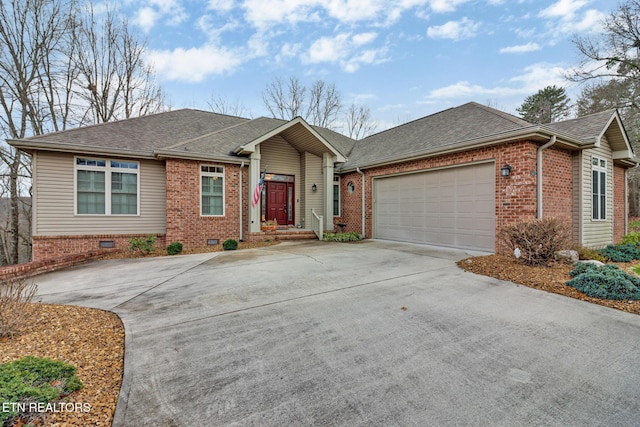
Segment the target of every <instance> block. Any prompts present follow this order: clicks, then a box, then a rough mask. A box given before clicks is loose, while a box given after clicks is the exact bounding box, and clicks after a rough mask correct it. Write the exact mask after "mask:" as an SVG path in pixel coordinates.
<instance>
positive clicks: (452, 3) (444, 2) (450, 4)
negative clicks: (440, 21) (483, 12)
mask: <svg viewBox="0 0 640 427" xmlns="http://www.w3.org/2000/svg"><path fill="white" fill-rule="evenodd" d="M468 1H469V0H429V6H430V7H431V10H433V11H434V12H436V13H445V12H453V11H455V10H456V8H457V7H458V6H460V5H461V4H464V3H466V2H468Z"/></svg>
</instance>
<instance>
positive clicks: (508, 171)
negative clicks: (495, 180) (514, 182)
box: [500, 164, 513, 176]
mask: <svg viewBox="0 0 640 427" xmlns="http://www.w3.org/2000/svg"><path fill="white" fill-rule="evenodd" d="M512 169H513V168H512V167H511V166H509V165H508V164H505V165H504V166H503V167H502V169H500V175H502V176H509V175H511V170H512Z"/></svg>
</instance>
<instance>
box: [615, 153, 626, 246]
mask: <svg viewBox="0 0 640 427" xmlns="http://www.w3.org/2000/svg"><path fill="white" fill-rule="evenodd" d="M625 182H626V174H625V169H624V168H622V167H620V166H617V165H614V166H613V243H619V242H620V241H621V240H622V238H623V237H624V235H625V234H626V231H627V230H626V224H625V223H626V219H627V210H626V207H627V203H626V201H627V191H626V189H627V186H626V185H625Z"/></svg>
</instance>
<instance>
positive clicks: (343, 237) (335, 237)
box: [322, 231, 362, 242]
mask: <svg viewBox="0 0 640 427" xmlns="http://www.w3.org/2000/svg"><path fill="white" fill-rule="evenodd" d="M322 240H324V241H325V242H355V241H358V240H362V237H360V234H358V233H356V232H355V231H353V232H351V233H332V232H326V233H324V234H323V235H322Z"/></svg>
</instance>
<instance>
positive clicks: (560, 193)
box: [542, 147, 573, 225]
mask: <svg viewBox="0 0 640 427" xmlns="http://www.w3.org/2000/svg"><path fill="white" fill-rule="evenodd" d="M572 157H573V156H572V154H571V153H570V152H567V151H563V150H558V149H557V148H554V147H551V148H549V149H546V150H544V151H543V153H542V180H543V181H542V216H543V217H544V218H560V219H564V220H566V221H567V223H568V224H569V225H571V223H572V220H573V170H572V167H573V165H572V162H573V160H572Z"/></svg>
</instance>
